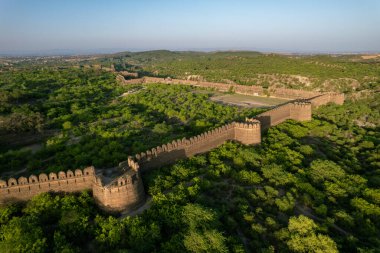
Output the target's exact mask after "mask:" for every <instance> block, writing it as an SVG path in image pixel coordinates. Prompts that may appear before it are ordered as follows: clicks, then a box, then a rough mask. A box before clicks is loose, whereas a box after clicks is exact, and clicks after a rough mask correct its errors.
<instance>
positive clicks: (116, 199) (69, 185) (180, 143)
mask: <svg viewBox="0 0 380 253" xmlns="http://www.w3.org/2000/svg"><path fill="white" fill-rule="evenodd" d="M123 80H124V78H123ZM123 82H124V83H126V84H133V83H150V82H152V83H153V82H161V83H162V82H164V83H180V84H189V85H195V86H202V87H204V86H205V85H206V86H207V87H212V88H216V89H218V90H222V91H229V90H231V87H232V89H233V90H234V91H235V92H237V93H244V94H252V95H256V94H260V95H261V94H262V93H263V89H262V88H261V87H257V86H244V85H230V84H218V83H209V82H196V81H187V80H186V81H185V80H175V79H174V80H172V79H162V78H151V77H149V78H140V79H132V80H128V81H126V80H124V81H123ZM272 92H273V93H274V94H277V95H278V96H290V95H289V91H288V90H284V89H277V90H276V91H272ZM311 95H313V96H312V97H311V98H309V99H299V100H295V101H291V102H288V103H285V104H283V105H280V106H277V107H275V108H273V109H272V110H269V111H266V112H264V113H261V114H259V115H257V116H256V117H255V118H251V119H246V122H245V123H236V122H232V123H230V124H227V125H224V126H222V127H219V128H216V129H214V130H211V131H208V132H205V133H202V134H200V135H197V136H194V137H191V138H189V139H186V138H183V139H180V140H175V141H172V142H170V143H167V144H164V145H161V146H158V147H156V148H152V149H150V150H147V151H146V152H142V153H140V154H136V155H135V156H134V157H128V160H127V161H124V162H121V163H120V164H119V167H120V169H121V170H123V171H124V172H123V173H122V175H121V176H119V177H117V178H115V179H114V180H113V181H112V182H110V183H107V184H105V183H104V182H103V179H102V177H101V175H96V173H95V169H94V167H88V168H85V169H84V170H83V171H82V170H79V169H78V170H75V171H74V172H73V171H70V170H69V171H67V172H63V171H61V172H59V173H58V174H56V173H50V174H49V175H47V174H44V173H43V174H40V175H39V176H35V175H31V176H29V177H28V178H26V177H20V178H18V179H17V180H16V179H15V178H10V179H9V180H8V181H4V180H0V204H4V203H8V202H14V201H25V200H28V199H30V198H32V197H33V196H35V195H37V194H39V193H42V192H48V191H54V192H59V191H62V192H75V191H82V190H85V189H92V192H93V196H94V199H95V201H96V202H97V203H98V205H99V206H100V207H101V208H103V209H106V210H112V211H121V210H132V209H134V208H136V207H138V206H139V205H141V204H142V203H144V201H145V192H144V185H143V182H142V180H141V172H142V171H144V170H149V169H153V168H157V167H160V166H162V165H165V164H169V163H173V162H175V161H176V160H178V159H183V158H187V157H191V156H194V155H196V154H200V153H204V152H207V151H209V150H211V149H213V148H216V147H217V146H219V145H221V144H223V143H224V142H225V141H227V140H235V141H239V142H241V143H242V144H245V145H256V144H260V142H261V130H265V129H268V128H269V127H271V126H275V125H277V124H280V123H281V122H284V121H285V120H287V119H293V120H298V121H306V120H310V119H311V109H312V107H318V106H320V105H322V104H326V103H330V102H333V103H336V104H343V102H344V95H343V94H336V93H323V94H321V93H319V94H314V93H308V92H306V93H302V92H298V91H294V94H293V97H297V98H298V97H303V96H311Z"/></svg>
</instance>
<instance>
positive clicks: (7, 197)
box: [0, 167, 95, 203]
mask: <svg viewBox="0 0 380 253" xmlns="http://www.w3.org/2000/svg"><path fill="white" fill-rule="evenodd" d="M94 177H95V169H94V167H88V168H85V169H84V170H80V169H77V170H75V171H74V172H73V171H71V170H68V171H66V172H65V171H60V172H58V173H54V172H51V173H49V174H45V173H42V174H40V175H38V176H36V175H31V176H29V177H28V178H27V177H20V178H18V179H17V180H16V179H15V178H10V179H8V181H4V180H0V192H1V195H0V203H1V202H3V203H5V202H12V201H19V200H28V199H30V198H32V197H33V196H35V195H37V194H39V193H42V192H48V191H55V192H59V191H64V192H74V191H81V190H85V189H91V187H92V182H93V180H94Z"/></svg>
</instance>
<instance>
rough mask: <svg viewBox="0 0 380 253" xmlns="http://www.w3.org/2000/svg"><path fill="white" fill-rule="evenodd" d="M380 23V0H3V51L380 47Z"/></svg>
mask: <svg viewBox="0 0 380 253" xmlns="http://www.w3.org/2000/svg"><path fill="white" fill-rule="evenodd" d="M379 25H380V1H377V0H362V1H355V0H346V1H341V0H314V1H312V0H281V1H280V0H278V1H275V0H267V1H248V0H235V1H228V0H219V1H212V0H191V1H190V0H182V1H174V0H162V1H154V0H141V1H105V0H104V1H100V0H92V1H91V0H83V1H75V0H65V1H58V0H52V1H43V0H0V53H3V54H6V53H10V54H22V53H30V52H49V51H59V50H61V51H62V52H63V51H65V50H66V51H67V50H70V51H71V52H73V53H80V52H92V53H95V52H107V51H122V50H130V51H142V50H153V49H168V50H201V51H211V50H258V51H273V52H294V53H305V52H310V53H313V52H330V53H349V52H380V30H379ZM58 49H59V50H58Z"/></svg>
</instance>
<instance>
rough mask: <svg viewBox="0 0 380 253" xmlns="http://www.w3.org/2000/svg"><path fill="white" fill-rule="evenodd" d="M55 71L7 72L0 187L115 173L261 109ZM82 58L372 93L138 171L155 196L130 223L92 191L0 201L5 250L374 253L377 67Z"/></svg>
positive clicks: (1, 83)
mask: <svg viewBox="0 0 380 253" xmlns="http://www.w3.org/2000/svg"><path fill="white" fill-rule="evenodd" d="M95 58H96V57H95ZM208 58H210V59H208ZM55 61H58V62H59V60H55ZM54 64H55V63H54ZM54 64H53V63H51V65H49V67H47V65H44V64H43V63H40V64H39V65H38V66H37V67H36V66H30V63H27V62H24V63H22V62H20V63H15V65H13V66H10V67H9V66H7V68H9V69H6V70H4V71H2V72H1V75H0V173H2V174H3V175H4V176H2V179H3V178H6V177H9V176H12V175H14V174H17V175H21V174H24V175H30V173H31V172H33V173H38V172H48V171H58V170H67V169H75V168H77V167H84V166H89V165H95V166H96V167H97V168H100V169H102V168H111V167H114V166H117V164H118V163H119V162H121V161H123V160H125V159H126V158H127V156H128V155H133V154H135V153H138V152H141V151H145V150H146V149H148V148H152V147H155V146H157V145H162V144H164V143H165V142H168V141H171V140H174V139H177V138H182V137H189V136H193V135H196V134H199V133H201V132H204V131H206V130H209V129H212V128H215V127H218V126H221V125H223V124H225V123H227V122H231V121H233V120H237V121H239V120H243V119H244V118H245V117H246V116H249V117H252V116H254V115H255V114H257V113H259V110H252V109H242V108H239V107H230V106H223V105H221V104H218V103H215V102H212V101H210V99H209V96H210V95H209V94H208V93H209V92H208V91H207V92H204V91H201V92H200V91H199V89H198V88H193V87H189V86H180V85H159V84H149V85H132V86H120V85H119V84H117V83H116V81H115V75H114V73H112V72H106V71H104V70H95V69H85V68H79V69H77V68H73V67H69V65H70V64H69V63H68V62H65V63H64V64H62V65H65V68H62V67H57V65H54ZM73 64H74V65H75V64H77V62H75V61H74V63H73ZM79 64H102V65H103V64H104V66H108V67H110V66H111V64H114V65H115V68H116V69H117V70H125V69H127V70H133V71H139V72H141V73H145V74H152V75H153V74H154V72H156V71H157V70H158V72H157V73H156V74H158V75H163V76H165V75H170V76H173V77H181V78H182V77H186V76H187V75H201V76H202V77H204V78H206V79H207V80H210V81H227V80H225V79H229V80H233V81H236V82H239V83H247V84H251V83H253V84H255V83H257V80H264V81H265V80H266V81H268V83H265V82H266V81H265V82H262V83H260V85H264V86H265V85H268V84H269V81H270V82H279V83H278V85H280V84H281V85H283V86H286V87H296V88H300V87H306V86H305V85H306V83H302V82H304V81H299V82H298V81H294V82H293V81H292V80H293V79H289V80H288V79H286V80H288V81H285V79H283V78H285V76H283V75H302V76H306V77H308V78H310V80H311V83H310V86H307V88H308V89H318V88H321V89H328V90H340V91H347V92H349V91H352V90H353V89H352V87H353V86H352V85H351V84H352V83H349V82H348V83H342V82H341V81H337V82H336V83H334V82H333V83H330V84H331V85H332V86H326V87H322V86H321V84H322V83H323V82H325V81H326V80H329V79H338V78H354V79H356V80H357V81H358V82H359V84H360V85H359V86H358V88H357V89H359V90H361V89H369V91H368V92H366V93H365V96H362V97H360V96H359V97H357V98H355V100H348V101H346V102H345V104H344V105H343V106H338V105H332V104H330V105H326V106H322V107H320V108H319V109H318V110H316V111H314V112H313V113H314V115H313V120H311V121H310V122H303V123H301V122H295V121H287V122H285V123H282V124H280V125H278V126H276V127H273V128H270V129H269V130H268V131H267V132H265V133H263V136H262V144H261V145H259V146H244V145H241V144H239V143H236V142H227V143H225V144H224V145H222V146H220V147H219V148H217V149H214V150H212V151H211V152H208V153H206V154H202V155H198V156H195V157H192V158H190V159H185V160H181V161H178V162H176V163H175V164H173V165H170V166H164V167H162V168H157V169H154V170H151V171H149V172H146V173H145V174H143V175H142V176H143V181H144V186H145V187H146V188H145V191H146V192H147V193H148V194H149V195H150V198H151V202H148V204H147V205H146V207H147V208H146V209H145V211H141V212H137V214H136V215H134V216H130V217H128V216H120V215H119V214H110V213H105V212H103V211H101V210H99V209H98V207H97V206H96V205H95V203H94V200H93V198H92V197H91V193H89V192H82V193H77V194H63V193H59V194H52V193H44V194H41V195H39V196H36V197H34V198H33V199H32V200H30V201H28V202H26V203H19V204H11V205H7V206H4V207H1V208H0V252H284V253H286V252H338V251H339V252H360V253H364V252H370V253H372V252H378V250H379V248H380V240H379V238H380V237H379V235H380V223H379V221H380V169H379V168H380V156H379V154H380V131H379V123H380V104H379V101H380V94H379V93H376V92H374V90H376V89H378V85H379V73H380V72H379V62H378V61H375V60H368V61H364V60H361V59H360V57H359V56H339V57H332V56H280V55H265V54H259V53H252V52H251V53H247V52H220V53H210V54H206V53H191V52H184V53H179V52H166V51H158V52H145V53H120V54H117V55H109V56H106V57H100V56H99V57H97V58H96V59H95V60H94V59H90V58H88V59H86V60H83V61H80V62H79ZM42 65H43V66H44V67H43V68H42V67H41V66H42ZM12 68H14V69H12ZM261 74H268V75H274V76H277V77H279V79H278V80H277V81H276V80H272V79H271V80H269V79H268V77H263V76H261V77H258V75H261ZM250 78H253V79H252V80H250ZM254 78H258V79H257V80H256V81H255V80H254ZM286 78H288V77H286ZM294 80H295V79H294ZM298 80H303V79H302V78H301V79H298ZM327 84H329V83H327ZM353 97H354V96H353ZM36 146H37V147H36ZM24 168H27V169H28V170H27V171H24V170H23V169H24ZM19 172H21V173H19Z"/></svg>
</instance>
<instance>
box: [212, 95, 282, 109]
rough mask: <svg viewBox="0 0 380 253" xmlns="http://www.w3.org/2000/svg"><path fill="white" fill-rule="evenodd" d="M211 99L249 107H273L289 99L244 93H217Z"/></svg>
mask: <svg viewBox="0 0 380 253" xmlns="http://www.w3.org/2000/svg"><path fill="white" fill-rule="evenodd" d="M211 100H213V101H215V102H220V103H223V104H229V105H236V106H243V107H249V108H260V107H271V106H275V105H279V104H282V103H285V102H287V101H289V100H287V99H283V98H272V97H262V96H250V95H242V94H223V93H216V94H214V95H213V96H212V97H211Z"/></svg>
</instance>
